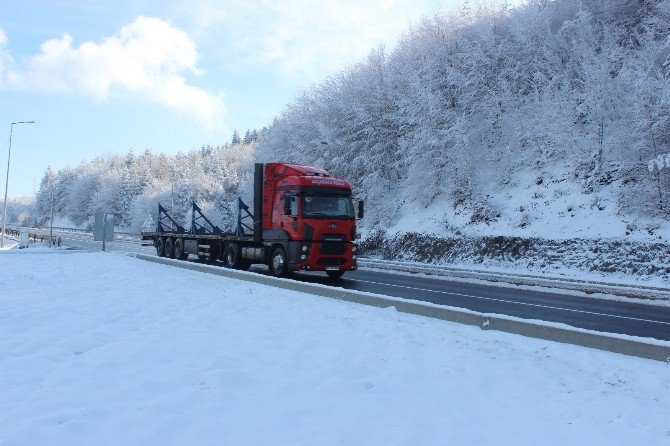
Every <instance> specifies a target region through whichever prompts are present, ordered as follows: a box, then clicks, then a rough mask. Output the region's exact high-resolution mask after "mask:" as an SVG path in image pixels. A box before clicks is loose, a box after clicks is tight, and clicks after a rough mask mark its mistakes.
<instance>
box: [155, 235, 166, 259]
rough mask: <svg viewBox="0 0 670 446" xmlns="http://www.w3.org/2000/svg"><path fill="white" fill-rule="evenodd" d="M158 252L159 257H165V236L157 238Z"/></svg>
mask: <svg viewBox="0 0 670 446" xmlns="http://www.w3.org/2000/svg"><path fill="white" fill-rule="evenodd" d="M156 254H157V255H158V257H165V240H164V239H163V237H158V238H157V239H156Z"/></svg>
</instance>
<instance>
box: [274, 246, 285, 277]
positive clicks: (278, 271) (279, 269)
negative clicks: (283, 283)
mask: <svg viewBox="0 0 670 446" xmlns="http://www.w3.org/2000/svg"><path fill="white" fill-rule="evenodd" d="M270 271H272V274H273V275H275V276H277V277H282V276H285V275H286V274H287V273H288V262H287V261H286V253H285V252H284V248H282V247H281V246H278V247H276V248H275V249H274V251H272V255H271V256H270Z"/></svg>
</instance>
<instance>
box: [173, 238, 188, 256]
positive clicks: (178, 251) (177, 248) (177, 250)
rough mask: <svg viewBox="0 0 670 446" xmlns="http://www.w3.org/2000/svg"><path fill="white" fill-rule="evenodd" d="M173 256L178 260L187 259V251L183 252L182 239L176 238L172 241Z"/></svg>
mask: <svg viewBox="0 0 670 446" xmlns="http://www.w3.org/2000/svg"><path fill="white" fill-rule="evenodd" d="M174 258H175V259H179V260H186V259H188V253H187V252H184V239H181V238H178V239H177V240H175V242H174Z"/></svg>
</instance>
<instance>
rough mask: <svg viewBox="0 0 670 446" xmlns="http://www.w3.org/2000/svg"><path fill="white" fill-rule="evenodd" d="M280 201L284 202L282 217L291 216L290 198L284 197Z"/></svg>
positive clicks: (288, 196)
mask: <svg viewBox="0 0 670 446" xmlns="http://www.w3.org/2000/svg"><path fill="white" fill-rule="evenodd" d="M282 200H284V215H291V196H290V195H284V196H283V197H282Z"/></svg>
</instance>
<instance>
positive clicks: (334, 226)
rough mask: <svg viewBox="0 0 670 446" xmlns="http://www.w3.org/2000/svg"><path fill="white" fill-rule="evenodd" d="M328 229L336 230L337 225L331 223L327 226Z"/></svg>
mask: <svg viewBox="0 0 670 446" xmlns="http://www.w3.org/2000/svg"><path fill="white" fill-rule="evenodd" d="M328 227H329V228H330V229H337V223H331V224H329V225H328Z"/></svg>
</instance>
